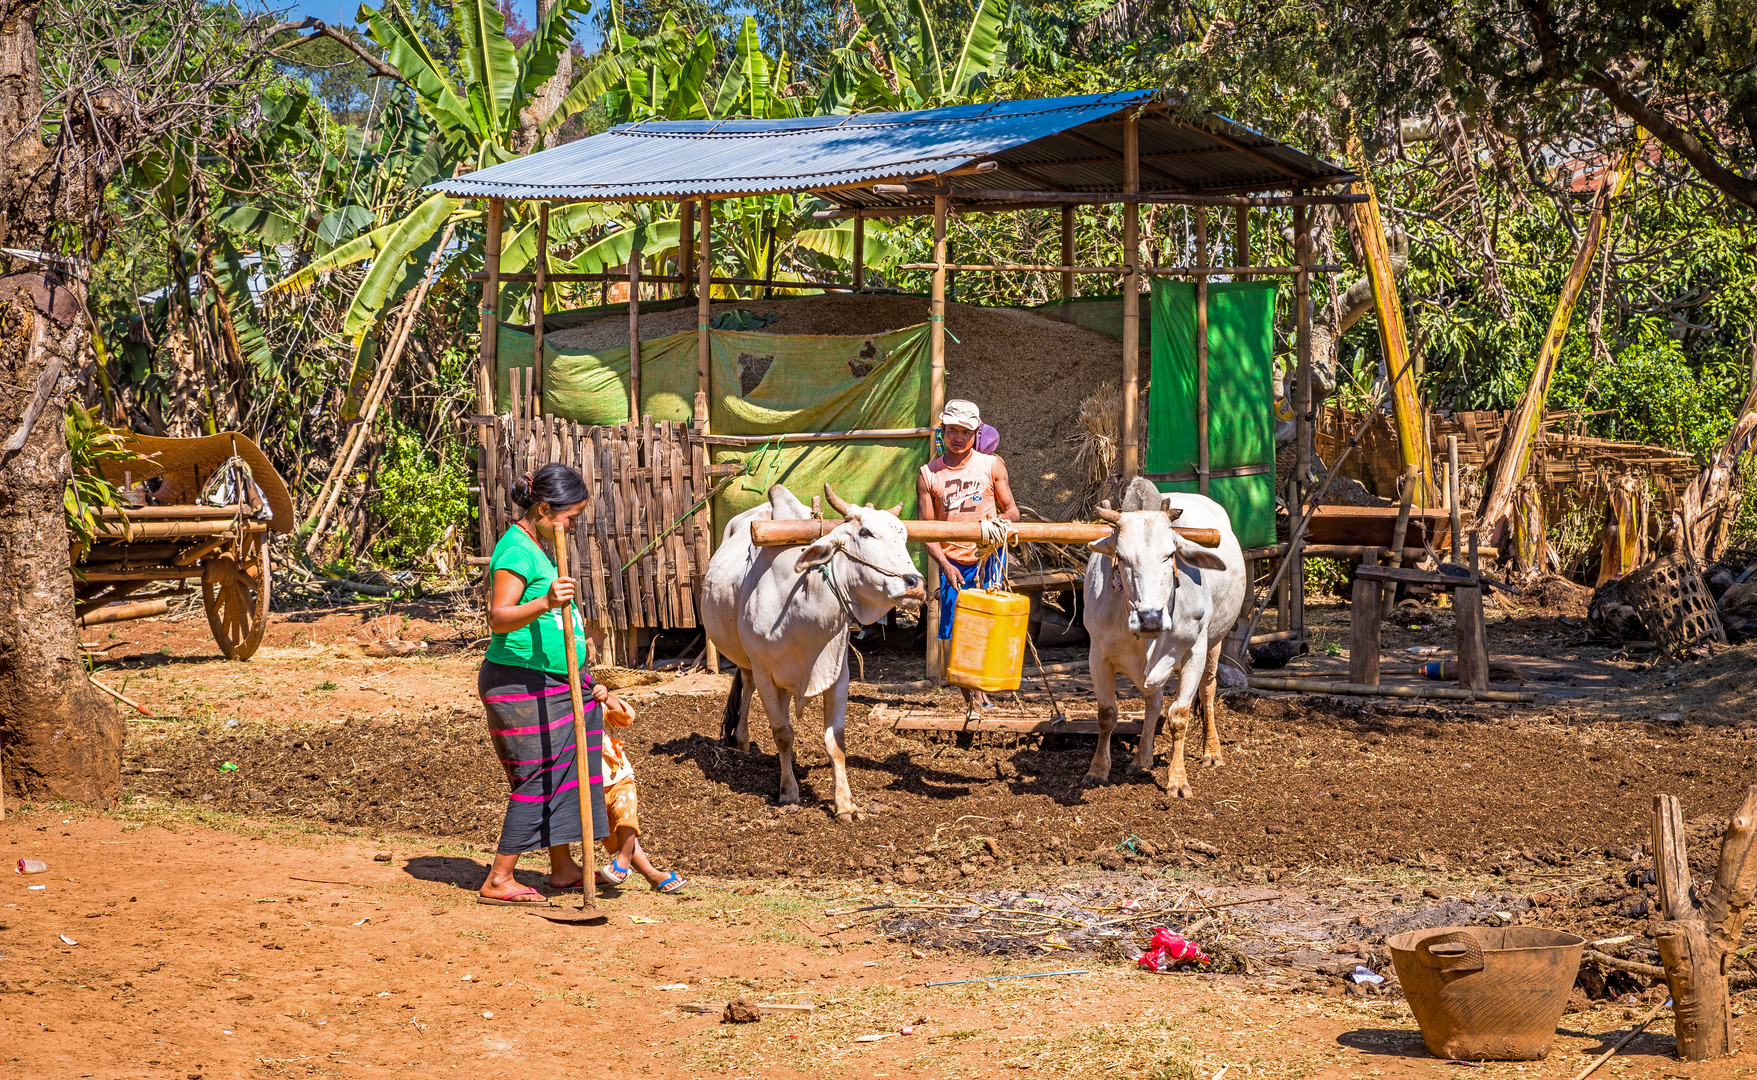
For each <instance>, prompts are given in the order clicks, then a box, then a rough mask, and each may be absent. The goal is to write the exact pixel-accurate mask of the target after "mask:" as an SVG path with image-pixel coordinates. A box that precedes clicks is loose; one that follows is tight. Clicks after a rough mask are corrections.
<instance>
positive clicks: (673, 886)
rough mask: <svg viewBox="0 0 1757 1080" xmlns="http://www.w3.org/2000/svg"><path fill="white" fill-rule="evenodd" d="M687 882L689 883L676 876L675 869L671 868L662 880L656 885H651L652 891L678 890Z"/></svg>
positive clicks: (672, 891) (668, 891)
mask: <svg viewBox="0 0 1757 1080" xmlns="http://www.w3.org/2000/svg"><path fill="white" fill-rule="evenodd" d="M688 884H689V882H687V881H685V880H683V879H682V878H680V877H678V876H677V871H675V870H673V871H671V873H670V874H669V875H668V876H667V877H666V878H665V880H664V881H661V882H659V883H658V884H657V885H654V886H653V891H654V892H658V893H674V892H677V891H679V890H680V889H682V888H683V887H684V886H686V885H688Z"/></svg>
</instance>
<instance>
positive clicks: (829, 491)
mask: <svg viewBox="0 0 1757 1080" xmlns="http://www.w3.org/2000/svg"><path fill="white" fill-rule="evenodd" d="M824 499H825V500H827V501H828V502H829V504H830V505H831V506H832V507H834V508H835V510H836V513H838V514H841V515H842V516H843V517H851V516H852V515H851V514H850V513H849V511H850V510H852V509H854V508H853V507H852V506H849V505H848V500H847V499H844V498H842V496H840V495H838V494H836V489H835V488H833V487H831V486H830V485H828V484H825V485H824Z"/></svg>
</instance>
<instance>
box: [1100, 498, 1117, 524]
mask: <svg viewBox="0 0 1757 1080" xmlns="http://www.w3.org/2000/svg"><path fill="white" fill-rule="evenodd" d="M1098 516H1099V518H1100V519H1101V520H1104V521H1108V522H1110V523H1111V524H1112V525H1115V524H1117V523H1118V522H1120V521H1122V519H1123V515H1122V512H1121V511H1119V510H1112V509H1111V508H1110V507H1109V506H1108V505H1107V504H1104V503H1100V504H1099V506H1098Z"/></svg>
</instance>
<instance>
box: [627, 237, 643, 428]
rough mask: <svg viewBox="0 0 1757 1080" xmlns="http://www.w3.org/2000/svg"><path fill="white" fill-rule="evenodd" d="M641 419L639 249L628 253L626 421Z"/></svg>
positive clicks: (633, 422)
mask: <svg viewBox="0 0 1757 1080" xmlns="http://www.w3.org/2000/svg"><path fill="white" fill-rule="evenodd" d="M640 419H641V249H640V245H639V243H638V242H637V243H636V244H635V246H633V247H632V248H630V249H629V252H628V420H629V423H631V424H638V423H640Z"/></svg>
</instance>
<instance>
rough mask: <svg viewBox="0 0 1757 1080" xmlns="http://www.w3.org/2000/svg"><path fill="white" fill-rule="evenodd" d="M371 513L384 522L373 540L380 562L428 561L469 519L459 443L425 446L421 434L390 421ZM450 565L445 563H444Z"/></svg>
mask: <svg viewBox="0 0 1757 1080" xmlns="http://www.w3.org/2000/svg"><path fill="white" fill-rule="evenodd" d="M374 484H375V490H376V494H375V497H374V499H373V507H372V509H373V512H374V514H375V516H377V518H378V519H379V520H380V521H382V522H383V524H382V526H380V530H379V532H378V534H377V536H375V537H374V539H373V542H372V554H373V558H374V559H376V560H377V561H378V562H379V563H380V564H381V565H386V566H413V565H416V564H419V563H428V564H431V563H433V561H434V555H435V553H436V551H440V550H444V549H446V548H448V547H450V546H451V545H452V544H454V543H455V542H456V540H457V526H458V523H459V522H467V521H468V520H469V517H470V509H471V504H470V493H469V484H470V472H469V467H468V465H467V464H466V463H465V461H464V456H463V448H462V447H461V446H447V445H445V444H444V443H443V442H441V443H439V444H437V445H436V446H434V447H433V448H429V447H428V446H426V445H425V444H424V443H423V442H422V440H421V436H420V433H419V432H417V431H415V430H413V429H411V428H408V427H406V426H404V425H402V424H401V423H398V422H396V421H395V420H392V421H391V423H390V425H389V430H388V432H387V433H386V439H385V454H384V457H383V459H382V460H381V463H380V466H379V469H378V473H377V475H376V477H375V478H374ZM448 568H449V564H448Z"/></svg>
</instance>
